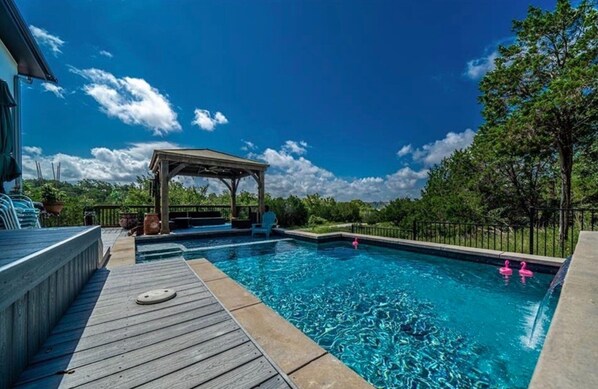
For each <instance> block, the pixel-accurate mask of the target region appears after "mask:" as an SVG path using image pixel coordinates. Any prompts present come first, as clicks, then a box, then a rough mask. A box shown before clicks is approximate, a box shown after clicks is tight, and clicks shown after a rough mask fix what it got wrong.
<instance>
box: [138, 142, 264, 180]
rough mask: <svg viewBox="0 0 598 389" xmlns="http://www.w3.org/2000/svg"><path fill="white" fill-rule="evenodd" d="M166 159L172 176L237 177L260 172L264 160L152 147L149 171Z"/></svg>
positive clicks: (155, 169)
mask: <svg viewBox="0 0 598 389" xmlns="http://www.w3.org/2000/svg"><path fill="white" fill-rule="evenodd" d="M161 161H165V162H166V161H167V162H168V165H169V171H170V172H172V173H174V174H172V173H171V174H172V175H182V176H195V177H212V178H241V177H247V176H250V175H254V174H255V173H257V172H263V171H265V170H266V169H267V168H268V166H269V165H268V164H267V163H263V162H259V161H254V160H252V159H247V158H241V157H237V156H235V155H231V154H227V153H222V152H220V151H214V150H211V149H159V150H154V154H153V155H152V159H151V161H150V165H149V167H150V170H151V171H153V172H154V173H157V172H158V171H159V169H160V162H161Z"/></svg>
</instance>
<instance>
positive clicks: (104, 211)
mask: <svg viewBox="0 0 598 389" xmlns="http://www.w3.org/2000/svg"><path fill="white" fill-rule="evenodd" d="M93 211H94V212H95V224H99V225H101V226H102V227H118V226H119V221H120V214H121V212H131V213H136V214H137V216H138V218H139V220H140V221H141V220H143V215H144V214H145V213H151V212H154V206H153V205H127V206H122V205H95V206H94V207H93ZM201 211H219V212H220V214H221V215H222V217H223V218H225V219H230V205H193V204H189V205H171V206H170V212H201ZM256 211H257V205H237V217H238V218H241V219H249V214H250V213H251V212H256Z"/></svg>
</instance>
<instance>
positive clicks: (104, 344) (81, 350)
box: [29, 310, 230, 367]
mask: <svg viewBox="0 0 598 389" xmlns="http://www.w3.org/2000/svg"><path fill="white" fill-rule="evenodd" d="M222 312H224V311H223V310H218V311H215V312H210V313H208V314H206V315H203V316H197V317H193V318H191V319H188V320H184V321H181V322H179V323H176V324H170V325H168V326H166V327H159V328H154V329H152V330H149V331H146V332H141V333H139V334H136V335H133V336H131V337H127V338H122V339H116V340H113V341H110V342H106V343H101V344H98V345H95V346H93V347H87V348H83V349H75V350H74V351H72V352H66V351H65V353H64V354H59V355H56V356H53V357H51V358H48V359H44V360H40V361H33V362H31V363H30V365H29V367H32V366H35V365H41V364H44V363H50V362H51V361H52V360H54V359H58V358H61V357H64V356H65V355H75V354H77V353H82V352H84V351H89V350H93V349H95V348H98V347H103V346H107V345H110V344H113V343H118V342H122V341H125V340H126V341H128V340H130V339H133V338H137V337H140V336H146V335H148V334H151V333H152V332H157V331H163V330H166V329H168V328H170V327H174V326H178V325H181V324H188V323H189V322H192V321H194V320H197V319H200V318H201V319H203V318H206V317H208V316H213V315H217V314H221V313H222ZM227 320H230V318H228V317H226V316H225V317H223V318H222V320H221V321H217V322H215V323H212V324H209V325H207V326H205V327H199V328H197V329H206V328H210V327H212V326H215V325H217V324H221V323H224V322H225V321H227ZM197 329H189V331H187V332H183V333H181V334H179V335H176V336H172V337H169V338H165V339H163V340H171V339H174V338H176V337H178V336H181V335H185V334H187V333H190V332H193V331H195V330H197ZM98 335H101V334H98ZM98 335H95V336H98ZM63 343H68V341H67V342H63ZM155 343H158V342H155ZM155 343H150V344H149V345H152V344H155ZM59 344H61V343H59ZM144 347H145V346H144ZM127 352H128V351H125V352H123V353H120V354H115V355H121V354H126V353H127ZM90 363H93V362H90ZM81 366H84V365H81Z"/></svg>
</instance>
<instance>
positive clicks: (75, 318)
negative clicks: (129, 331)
mask: <svg viewBox="0 0 598 389" xmlns="http://www.w3.org/2000/svg"><path fill="white" fill-rule="evenodd" d="M211 296H212V294H211V293H210V292H209V291H202V292H199V293H196V294H193V295H190V296H184V297H181V298H180V299H176V298H175V299H173V300H172V301H171V302H170V304H169V302H168V301H167V302H165V303H162V304H156V305H154V306H150V307H151V308H148V309H147V311H146V312H139V311H138V312H137V314H134V315H129V314H128V313H127V312H126V310H124V309H121V310H120V311H116V312H115V313H114V314H113V315H112V314H107V315H101V316H100V315H98V316H95V315H91V316H90V313H89V312H79V313H74V314H72V315H69V317H68V318H67V317H66V316H65V319H64V321H62V320H61V321H60V322H59V323H58V325H56V327H55V328H54V330H53V331H52V334H59V333H61V332H68V331H72V330H75V329H77V328H81V327H92V326H97V325H103V324H105V323H110V322H116V321H119V320H127V321H128V322H131V321H133V320H134V319H135V318H136V317H137V316H138V317H139V319H140V320H143V319H144V318H146V317H147V315H149V314H151V313H154V312H155V313H157V314H158V316H163V314H162V312H163V311H164V310H166V309H168V308H171V307H173V306H177V305H182V304H185V303H188V302H193V301H201V300H206V302H205V304H210V303H211V300H212V297H211ZM175 300H178V301H175Z"/></svg>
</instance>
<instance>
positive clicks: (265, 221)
mask: <svg viewBox="0 0 598 389" xmlns="http://www.w3.org/2000/svg"><path fill="white" fill-rule="evenodd" d="M276 223H278V220H277V219H276V214H275V213H274V212H272V211H268V210H267V211H266V212H264V214H263V215H262V222H261V223H257V224H252V225H251V236H255V234H265V235H266V238H270V233H271V232H272V227H274V226H275V225H276Z"/></svg>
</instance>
